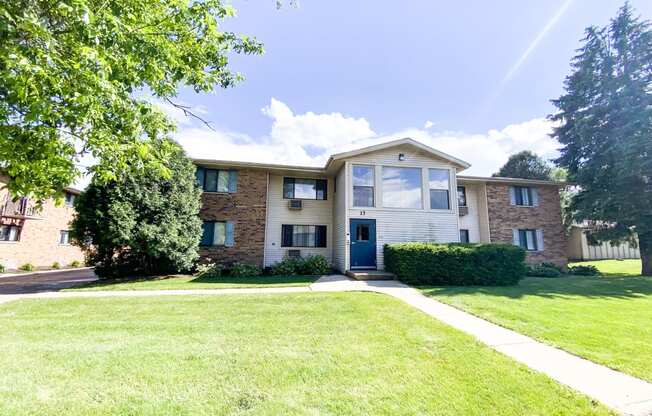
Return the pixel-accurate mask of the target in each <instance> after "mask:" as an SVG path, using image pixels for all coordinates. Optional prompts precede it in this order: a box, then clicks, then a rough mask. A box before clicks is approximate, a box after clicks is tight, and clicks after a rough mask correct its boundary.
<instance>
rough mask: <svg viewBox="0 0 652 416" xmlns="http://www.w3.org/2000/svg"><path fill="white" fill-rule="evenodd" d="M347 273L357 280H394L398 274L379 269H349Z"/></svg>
mask: <svg viewBox="0 0 652 416" xmlns="http://www.w3.org/2000/svg"><path fill="white" fill-rule="evenodd" d="M346 275H347V276H349V277H351V278H353V279H355V280H394V279H396V275H394V274H393V273H389V272H383V271H379V270H347V271H346Z"/></svg>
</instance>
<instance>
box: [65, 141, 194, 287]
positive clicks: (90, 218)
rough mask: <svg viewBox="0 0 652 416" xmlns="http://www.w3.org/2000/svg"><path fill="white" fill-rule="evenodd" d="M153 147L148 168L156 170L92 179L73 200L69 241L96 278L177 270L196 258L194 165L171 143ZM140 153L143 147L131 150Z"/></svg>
mask: <svg viewBox="0 0 652 416" xmlns="http://www.w3.org/2000/svg"><path fill="white" fill-rule="evenodd" d="M153 144H154V146H152V147H153V148H155V149H157V151H160V152H162V154H160V155H159V156H158V158H157V159H156V160H155V161H154V162H153V163H152V165H154V166H156V170H143V171H140V172H133V173H131V174H127V175H123V176H120V177H117V178H114V179H110V180H101V179H100V178H99V177H95V178H93V181H92V182H91V184H90V185H89V187H88V188H87V189H86V190H85V191H84V192H83V193H82V194H81V195H80V196H79V197H78V198H77V199H76V200H75V208H76V211H77V215H76V217H75V219H74V220H73V222H72V225H71V227H72V237H73V239H74V241H75V244H79V245H81V246H82V248H83V249H84V250H85V251H86V253H87V254H88V257H89V260H90V262H91V263H93V264H97V265H98V268H97V269H96V271H97V272H98V273H99V274H100V275H104V276H118V275H133V274H156V273H169V272H176V271H183V270H188V269H190V268H192V267H193V265H194V262H195V260H197V258H198V255H197V247H198V245H199V239H200V237H201V233H202V230H201V221H200V219H199V215H198V214H199V209H200V206H201V202H200V197H201V191H200V190H199V188H198V187H197V185H196V179H195V166H194V165H193V164H192V162H191V161H190V160H188V158H186V157H185V155H184V153H183V150H182V149H181V148H180V147H179V146H178V145H177V144H175V143H174V142H172V141H170V140H155V141H153ZM143 150H148V148H147V147H140V148H139V149H138V150H137V151H139V152H140V151H143ZM143 155H144V157H147V155H146V154H144V153H143ZM160 160H165V161H166V162H165V163H162V162H160ZM162 172H165V173H164V174H163V173H162Z"/></svg>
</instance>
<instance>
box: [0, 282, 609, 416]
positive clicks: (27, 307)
mask: <svg viewBox="0 0 652 416" xmlns="http://www.w3.org/2000/svg"><path fill="white" fill-rule="evenodd" d="M0 345H2V354H0V397H2V400H0V414H2V415H21V414H23V415H27V414H29V415H31V414H39V415H60V414H66V415H87V414H93V415H103V414H133V415H136V414H137V415H141V414H146V415H154V414H175V415H214V414H218V415H223V414H250V415H266V414H267V415H279V414H283V415H286V414H301V415H304V414H313V415H316V414H332V415H341V414H359V415H367V414H374V415H377V414H385V415H400V414H405V415H408V414H409V415H414V414H437V415H487V414H501V415H525V414H527V415H568V414H578V415H588V414H607V413H608V411H607V410H606V409H605V408H603V407H601V406H600V405H598V404H596V403H594V402H592V401H591V400H590V399H588V398H586V397H585V396H582V395H579V394H577V393H575V392H573V391H571V390H570V389H568V388H565V387H563V386H561V385H559V384H557V383H555V382H553V381H552V380H551V379H549V378H547V377H546V376H544V375H541V374H538V373H535V372H533V371H530V370H529V369H527V368H525V367H524V366H522V365H519V364H517V363H516V362H514V361H512V360H510V359H508V358H507V357H505V356H503V355H501V354H499V353H497V352H495V351H493V350H491V349H489V348H488V347H485V346H482V345H480V344H479V343H478V342H476V341H474V339H473V338H471V337H470V336H467V335H465V334H463V333H461V332H459V331H456V330H454V329H452V328H450V327H447V326H445V325H443V324H441V323H439V322H438V321H436V320H434V319H432V318H430V317H428V316H427V315H425V314H423V313H421V312H419V311H417V310H414V309H412V308H410V307H409V306H407V305H405V304H403V303H401V302H400V301H398V300H395V299H392V298H389V297H386V296H384V295H380V294H372V293H337V294H326V293H305V294H291V295H251V296H241V295H229V296H219V297H208V296H204V297H202V296H184V297H148V298H92V299H90V298H74V299H49V300H22V301H19V302H12V303H7V304H2V305H0Z"/></svg>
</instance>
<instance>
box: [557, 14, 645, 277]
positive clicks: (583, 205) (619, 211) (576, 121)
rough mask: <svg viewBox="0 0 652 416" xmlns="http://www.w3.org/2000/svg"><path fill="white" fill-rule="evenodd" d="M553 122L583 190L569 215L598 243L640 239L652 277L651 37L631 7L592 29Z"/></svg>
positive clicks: (564, 158)
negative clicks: (588, 227)
mask: <svg viewBox="0 0 652 416" xmlns="http://www.w3.org/2000/svg"><path fill="white" fill-rule="evenodd" d="M553 104H554V105H555V106H556V107H557V108H558V110H559V111H558V112H557V113H555V114H553V115H551V116H550V118H551V119H552V120H554V121H556V122H558V123H559V126H558V127H556V128H555V129H554V133H553V137H555V138H556V139H557V140H559V142H560V143H561V144H562V145H563V148H562V149H561V157H560V158H559V159H558V160H557V163H558V164H559V165H560V166H562V167H565V168H566V169H567V170H568V176H569V180H570V181H571V182H574V183H575V184H577V185H578V187H579V190H578V192H577V193H576V194H574V195H573V197H572V200H571V203H570V210H571V211H572V212H573V216H574V218H575V219H576V220H578V221H583V220H592V221H594V222H595V224H597V226H596V228H595V229H594V230H593V231H592V233H591V238H592V239H593V240H594V241H595V242H601V241H611V242H612V243H614V244H617V243H618V242H620V241H623V240H625V239H627V240H630V241H632V240H633V238H634V236H635V235H636V234H637V235H638V240H639V248H640V251H641V258H642V263H643V267H642V273H643V274H646V275H652V30H651V28H650V23H649V22H648V21H645V20H641V19H640V18H638V17H635V16H634V15H633V12H632V9H631V7H630V6H629V4H627V3H626V4H625V5H624V6H623V7H622V8H621V9H620V10H619V12H618V15H617V16H616V17H615V18H614V19H612V20H611V22H610V24H609V25H608V26H606V27H603V28H597V27H589V28H587V29H586V36H585V38H584V39H583V45H582V47H581V48H580V49H579V50H578V54H577V55H576V56H575V57H574V59H573V61H572V73H571V75H569V76H568V77H567V78H566V81H565V93H564V94H563V95H562V96H561V97H560V98H559V99H557V100H553Z"/></svg>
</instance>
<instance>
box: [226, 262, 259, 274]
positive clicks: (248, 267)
mask: <svg viewBox="0 0 652 416" xmlns="http://www.w3.org/2000/svg"><path fill="white" fill-rule="evenodd" d="M262 273H263V270H262V269H261V268H260V267H258V266H256V265H253V264H246V263H233V265H232V266H231V268H230V269H229V274H230V275H231V276H233V277H251V276H260V275H261V274H262Z"/></svg>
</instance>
